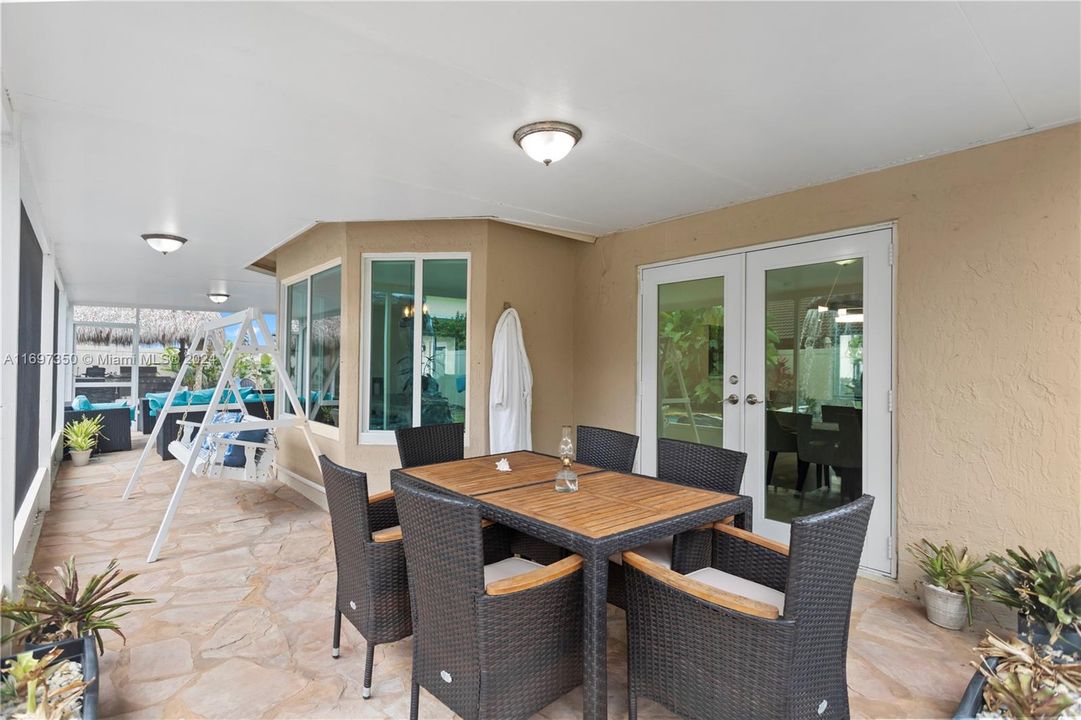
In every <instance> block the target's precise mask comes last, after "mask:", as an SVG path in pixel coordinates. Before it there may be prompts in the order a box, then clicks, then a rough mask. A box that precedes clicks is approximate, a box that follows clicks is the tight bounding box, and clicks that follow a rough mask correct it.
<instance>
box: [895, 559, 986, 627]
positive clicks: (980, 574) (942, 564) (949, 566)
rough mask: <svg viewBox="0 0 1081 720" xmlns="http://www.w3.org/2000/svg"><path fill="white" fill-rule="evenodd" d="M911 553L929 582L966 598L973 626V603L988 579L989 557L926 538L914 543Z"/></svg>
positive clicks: (969, 618)
mask: <svg viewBox="0 0 1081 720" xmlns="http://www.w3.org/2000/svg"><path fill="white" fill-rule="evenodd" d="M908 551H909V552H910V553H911V554H912V556H913V557H914V558H916V564H917V565H919V567H920V569H921V570H923V572H924V574H925V575H926V576H927V580H928V582H930V583H931V584H932V585H935V586H937V587H940V588H942V589H944V590H949V591H950V592H954V593H960V594H961V595H964V597H965V611H966V612H967V614H968V624H969V625H971V624H972V600H973V598H975V597H976V596H977V595H979V586H980V583H981V582H982V581H983V580H984V579H986V577H987V573H986V572H985V571H984V567H985V566H986V565H987V559H986V558H978V557H975V556H972V555H969V552H968V548H967V547H965V548H961V551H960V552H958V551H957V549H956V548H954V546H953V544H952V543H949V542H947V543H946V544H944V545H942V546H941V547H940V546H938V545H935V544H934V543H932V542H931V541H929V540H927V539H923V540H920V542H919V543H912V544H910V545H909V546H908Z"/></svg>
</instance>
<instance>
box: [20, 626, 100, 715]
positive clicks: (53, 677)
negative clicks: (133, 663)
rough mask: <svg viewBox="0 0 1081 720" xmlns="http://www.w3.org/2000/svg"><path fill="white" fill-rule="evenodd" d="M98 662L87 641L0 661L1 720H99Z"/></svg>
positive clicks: (55, 644) (90, 642) (68, 643)
mask: <svg viewBox="0 0 1081 720" xmlns="http://www.w3.org/2000/svg"><path fill="white" fill-rule="evenodd" d="M97 678H98V658H97V655H96V654H95V653H94V640H93V638H91V637H90V636H89V635H88V636H85V637H81V638H76V639H74V640H65V641H63V642H59V643H53V644H51V645H46V646H43V647H40V648H36V649H34V650H28V651H26V652H23V653H19V654H18V655H14V656H12V657H8V658H4V659H3V660H2V661H0V717H4V718H12V720H24V719H25V720H31V719H33V720H39V719H40V720H75V719H76V718H79V719H80V720H97V716H98V684H97Z"/></svg>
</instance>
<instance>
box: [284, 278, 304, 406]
mask: <svg viewBox="0 0 1081 720" xmlns="http://www.w3.org/2000/svg"><path fill="white" fill-rule="evenodd" d="M288 305H289V307H288V310H287V317H288V319H289V328H288V345H287V346H286V352H287V355H286V357H285V364H286V368H287V371H288V373H289V378H290V379H291V380H292V381H293V387H294V388H296V391H297V395H298V396H299V397H300V404H301V405H303V406H304V407H307V406H308V403H307V398H306V397H305V395H304V392H305V391H304V378H305V376H306V373H305V368H304V355H305V350H306V348H307V347H308V281H307V280H303V281H301V282H298V283H297V284H295V285H290V286H289V295H288ZM288 407H289V406H288V404H283V405H282V408H283V409H288Z"/></svg>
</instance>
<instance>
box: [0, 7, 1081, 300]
mask: <svg viewBox="0 0 1081 720" xmlns="http://www.w3.org/2000/svg"><path fill="white" fill-rule="evenodd" d="M1078 14H1079V11H1078V6H1077V4H1075V3H1061V4H1057V3H1037V4H1031V3H987V4H978V3H962V4H958V3H937V2H932V3H896V4H885V3H792V4H789V3H765V4H752V3H717V4H712V3H711V4H706V3H684V4H663V5H662V4H660V3H619V4H617V3H573V4H560V5H552V4H548V3H537V4H488V3H478V4H471V3H454V4H450V3H448V4H413V3H393V4H391V3H358V4H346V3H327V4H323V3H290V2H285V3H223V4H216V3H215V4H204V3H167V4H159V3H140V2H135V3H55V4H54V3H28V4H10V3H9V4H6V5H4V7H3V35H4V37H3V70H4V82H5V85H6V89H7V91H8V92H9V95H10V99H11V103H12V105H13V107H14V109H15V111H16V112H17V113H18V114H19V116H20V119H21V123H22V133H23V139H24V145H25V148H26V149H25V159H26V165H27V167H28V169H29V174H30V176H31V178H32V185H33V187H34V189H35V192H34V193H33V194H34V195H36V197H37V201H38V202H37V205H38V206H39V211H35V212H36V213H37V216H38V217H37V218H36V220H37V222H38V224H39V225H40V226H41V227H40V232H41V233H43V234H44V236H45V237H46V238H47V240H48V242H50V243H51V244H52V246H53V247H54V248H55V250H56V255H57V258H58V261H59V264H60V268H61V270H62V272H63V274H64V278H65V280H66V284H67V290H68V292H69V294H70V298H71V299H72V300H73V301H74V302H94V303H102V304H105V303H116V304H131V303H132V302H133V301H135V300H134V299H133V296H137V298H138V300H137V302H139V303H140V304H143V305H144V306H159V307H185V308H199V309H210V307H211V306H210V304H209V301H207V300H206V298H205V294H206V293H207V292H208V291H210V290H225V291H227V292H230V293H231V294H232V296H233V297H232V298H231V301H230V303H229V304H228V305H227V306H226V308H225V309H235V308H237V307H242V306H247V305H259V306H261V307H264V308H270V307H273V305H274V304H275V298H274V291H273V287H274V285H273V282H272V280H271V279H269V278H266V277H263V276H260V275H257V274H254V273H252V272H249V271H246V270H245V269H244V268H245V267H246V266H247V265H248V264H249V263H251V262H252V261H253V260H255V259H257V258H259V257H261V256H263V255H264V254H266V252H267V251H268V250H270V249H271V248H273V247H275V246H277V245H278V244H280V243H281V242H283V241H285V240H286V239H288V238H289V237H291V236H293V235H294V234H295V233H297V232H298V231H300V230H301V229H303V228H305V227H307V226H309V225H310V224H311V223H313V222H316V221H329V220H375V219H393V220H400V219H417V218H432V217H467V216H495V217H500V218H505V219H508V220H512V221H516V222H522V223H528V224H532V225H539V226H545V227H551V228H557V229H560V230H565V231H572V232H575V233H582V234H585V235H587V236H597V235H602V234H606V233H610V232H612V231H614V230H617V229H621V228H628V227H633V226H639V225H642V224H645V223H652V222H656V221H658V220H661V219H664V218H669V217H673V216H679V215H684V214H688V213H694V212H698V211H702V210H707V209H710V208H715V207H719V206H724V205H730V204H733V203H738V202H742V201H745V200H748V199H751V198H756V197H761V196H766V195H771V194H776V193H780V192H783V191H785V190H789V189H792V188H797V187H801V186H806V185H811V184H816V183H821V182H824V181H828V180H830V179H834V178H840V177H844V176H849V175H853V174H857V173H861V172H865V171H868V170H872V169H875V168H881V167H885V166H888V165H893V164H897V163H902V162H906V161H909V160H912V159H914V158H918V157H922V156H927V155H931V154H936V153H943V152H949V151H953V150H957V149H959V148H963V147H966V146H970V145H973V144H978V143H985V142H990V141H994V140H998V139H1001V138H1004V137H1009V136H1013V135H1018V134H1023V133H1027V132H1032V131H1034V130H1039V129H1043V128H1048V127H1051V126H1054V125H1058V124H1062V123H1067V122H1072V121H1075V120H1077V119H1078V117H1079V114H1081V113H1079V106H1081V101H1079V90H1078V88H1079V86H1081V77H1079V71H1078V68H1077V62H1076V58H1077V57H1078V54H1079V48H1078V36H1077V32H1076V28H1077V26H1078V21H1079V18H1078ZM1061 68H1068V69H1069V71H1067V72H1062V70H1061ZM549 118H557V119H562V120H568V121H572V122H574V123H577V124H578V125H580V126H581V128H582V129H583V131H584V137H583V140H582V141H581V143H580V145H579V147H578V148H576V149H575V150H574V152H573V153H572V154H571V155H570V157H568V158H567V159H566V160H564V161H562V162H560V163H557V164H555V165H553V166H551V167H547V168H545V167H543V166H541V165H539V164H537V163H535V162H533V161H532V160H530V159H529V158H527V157H526V156H525V155H524V154H523V153H522V152H521V151H520V150H519V149H518V148H516V147H515V146H514V144H513V142H512V141H511V134H512V132H513V131H514V129H515V128H516V127H518V126H519V125H522V124H523V123H527V122H530V121H535V120H541V119H549ZM145 232H168V233H177V234H181V235H184V236H186V237H188V238H189V239H190V242H189V243H188V245H187V246H186V247H185V248H184V249H183V250H181V251H179V252H177V253H176V254H175V255H172V256H169V257H162V256H161V255H158V254H156V253H154V252H153V251H151V250H150V249H148V248H147V247H146V246H145V245H143V243H142V241H141V240H139V235H140V234H141V233H145Z"/></svg>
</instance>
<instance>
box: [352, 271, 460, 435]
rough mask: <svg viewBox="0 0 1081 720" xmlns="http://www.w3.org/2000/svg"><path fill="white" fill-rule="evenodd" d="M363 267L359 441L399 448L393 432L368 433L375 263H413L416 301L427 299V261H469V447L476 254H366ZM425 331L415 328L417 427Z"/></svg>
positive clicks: (415, 412)
mask: <svg viewBox="0 0 1081 720" xmlns="http://www.w3.org/2000/svg"><path fill="white" fill-rule="evenodd" d="M361 260H362V263H363V269H362V273H363V274H362V276H361V285H360V293H361V311H360V312H361V318H360V338H361V343H360V353H361V356H360V387H361V391H360V415H359V419H360V422H358V423H357V430H358V441H359V443H360V444H361V445H395V444H397V441H396V440H395V438H394V431H393V430H368V429H367V427H368V420H369V419H370V417H371V414H370V413H369V412H368V409H369V408H370V407H371V391H372V380H371V339H372V338H371V333H370V329H371V328H370V326H371V322H370V318H371V311H372V307H371V306H372V295H371V292H370V291H369V288H370V287H371V283H372V263H373V262H381V261H392V260H411V261H413V297H414V300H415V299H416V298H417V297H420V298H422V302H423V297H424V261H425V260H465V306H466V318H465V347H466V355H467V357H466V363H465V388H466V402H465V427H466V430H465V445H466V447H468V446H469V419H470V417H469V397H470V394H471V392H472V390H473V384H472V383H473V380H472V378H471V377H470V372H471V371H470V366H471V365H472V363H471V362H469V358H468V354H469V353H470V352H472V347H473V338H472V333H471V331H470V326H471V325H472V316H473V311H472V307H471V306H470V303H471V300H472V297H473V272H472V270H473V253H470V252H430V253H364V254H363V255H362V256H361ZM422 335H423V330H422V327H421V324H420V323H415V324H414V331H413V427H420V420H421V417H420V410H421V408H420V392H419V388H420V387H421V382H422V381H421V363H419V362H417V359H418V358H420V357H421V356H422V355H423V352H422V347H421V339H422Z"/></svg>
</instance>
